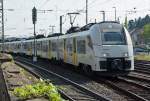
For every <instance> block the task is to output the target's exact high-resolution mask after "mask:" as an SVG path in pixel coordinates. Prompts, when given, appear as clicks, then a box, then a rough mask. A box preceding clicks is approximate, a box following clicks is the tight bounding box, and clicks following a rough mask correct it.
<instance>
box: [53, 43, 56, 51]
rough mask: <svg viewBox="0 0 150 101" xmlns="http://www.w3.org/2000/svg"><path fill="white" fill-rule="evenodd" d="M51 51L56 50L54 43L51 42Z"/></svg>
mask: <svg viewBox="0 0 150 101" xmlns="http://www.w3.org/2000/svg"><path fill="white" fill-rule="evenodd" d="M52 51H56V43H55V42H52Z"/></svg>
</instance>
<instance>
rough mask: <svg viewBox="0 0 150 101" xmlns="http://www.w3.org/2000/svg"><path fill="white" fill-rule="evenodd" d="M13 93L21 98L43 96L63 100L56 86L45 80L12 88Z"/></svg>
mask: <svg viewBox="0 0 150 101" xmlns="http://www.w3.org/2000/svg"><path fill="white" fill-rule="evenodd" d="M13 94H14V95H15V96H17V97H18V98H19V99H21V100H26V99H33V98H40V97H45V98H47V99H49V101H65V100H64V99H62V98H61V96H60V94H59V93H58V90H57V87H55V86H54V85H53V84H52V83H49V82H47V81H39V82H38V83H36V84H33V85H26V86H23V87H17V88H15V89H14V91H13Z"/></svg>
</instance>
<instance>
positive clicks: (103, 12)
mask: <svg viewBox="0 0 150 101" xmlns="http://www.w3.org/2000/svg"><path fill="white" fill-rule="evenodd" d="M100 12H102V14H103V21H105V11H100Z"/></svg>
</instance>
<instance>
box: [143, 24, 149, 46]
mask: <svg viewBox="0 0 150 101" xmlns="http://www.w3.org/2000/svg"><path fill="white" fill-rule="evenodd" d="M143 36H144V39H145V41H146V43H148V42H149V40H150V24H146V25H145V26H144V32H143Z"/></svg>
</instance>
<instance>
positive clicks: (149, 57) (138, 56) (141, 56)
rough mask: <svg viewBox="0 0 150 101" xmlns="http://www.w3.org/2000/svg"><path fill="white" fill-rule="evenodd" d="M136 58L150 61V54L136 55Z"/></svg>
mask: <svg viewBox="0 0 150 101" xmlns="http://www.w3.org/2000/svg"><path fill="white" fill-rule="evenodd" d="M135 60H145V61H150V55H146V54H140V55H136V56H135Z"/></svg>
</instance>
